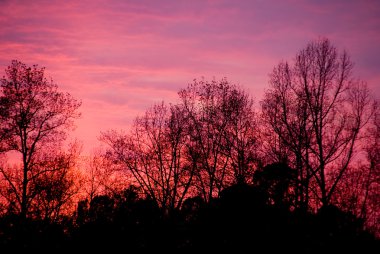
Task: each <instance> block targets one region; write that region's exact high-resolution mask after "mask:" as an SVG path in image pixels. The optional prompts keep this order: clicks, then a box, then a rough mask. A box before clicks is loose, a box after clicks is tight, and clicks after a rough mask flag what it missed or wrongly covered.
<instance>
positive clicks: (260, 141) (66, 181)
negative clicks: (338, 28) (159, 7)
mask: <svg viewBox="0 0 380 254" xmlns="http://www.w3.org/2000/svg"><path fill="white" fill-rule="evenodd" d="M269 84H270V87H269V89H268V90H267V91H266V92H265V95H264V98H263V100H262V101H261V102H260V107H255V104H254V101H253V99H252V97H251V96H250V95H249V94H248V93H247V92H246V91H245V90H244V89H242V88H241V87H240V86H238V85H235V84H232V83H230V82H229V81H228V80H227V79H222V80H220V81H216V80H213V81H211V82H208V81H205V80H200V81H198V80H194V82H193V83H191V84H189V85H188V87H187V88H185V89H182V90H181V91H179V93H178V95H179V101H178V103H176V104H169V105H168V104H165V103H164V102H162V103H159V104H156V105H154V106H153V107H151V108H150V109H148V110H147V111H146V113H145V114H144V115H142V116H140V117H137V118H136V120H135V122H134V124H133V126H132V127H131V129H130V130H129V131H127V132H117V131H112V130H111V131H108V132H105V133H102V135H101V141H103V142H104V143H105V144H107V149H106V150H105V151H102V152H99V153H98V154H96V155H93V156H92V158H90V159H87V160H85V161H83V160H81V159H80V156H79V150H80V149H79V148H78V144H72V145H70V147H69V149H63V145H62V144H63V141H64V140H65V138H66V135H67V134H66V133H67V130H68V128H69V127H71V126H72V124H73V120H74V119H75V118H77V117H78V116H79V113H78V108H79V106H80V103H79V102H78V101H76V100H75V99H74V98H72V97H71V96H70V95H69V94H64V93H61V92H59V91H58V87H57V85H56V84H54V83H53V81H51V80H48V79H47V78H46V77H45V76H44V69H43V68H42V69H41V68H38V66H33V67H27V66H26V65H25V64H23V63H21V62H18V61H13V62H12V64H11V66H9V67H8V69H7V70H6V76H4V78H3V79H1V91H0V110H1V111H0V122H1V129H0V141H1V142H0V144H1V145H0V153H1V155H2V156H3V160H2V161H3V162H2V164H1V165H0V172H1V174H0V175H1V179H0V180H1V188H0V198H1V207H0V208H1V212H2V219H1V227H0V244H1V245H2V246H4V247H8V248H30V247H35V248H40V247H46V248H47V247H49V248H68V249H70V248H84V249H87V248H90V247H91V248H94V250H96V249H99V248H105V249H107V248H115V249H118V248H122V247H123V246H124V249H126V250H140V251H157V250H163V251H164V250H166V251H183V252H187V251H188V252H194V251H199V250H205V249H207V250H209V251H213V252H216V251H234V252H243V251H248V250H251V251H254V250H256V249H265V250H271V251H275V250H289V251H290V250H291V251H296V252H298V251H299V252H301V251H303V252H317V251H323V250H325V249H327V248H328V249H334V250H336V251H341V250H352V249H356V250H358V251H359V250H363V248H376V247H377V248H378V247H379V243H378V241H376V240H375V236H376V234H379V232H380V231H379V227H378V225H379V220H380V216H379V212H380V207H379V206H380V202H379V201H380V177H379V176H380V168H379V161H380V160H379V154H380V153H379V151H380V146H379V142H378V141H379V138H380V122H379V109H378V107H377V102H376V100H375V99H374V98H371V96H370V91H369V90H368V88H367V86H366V84H365V82H363V81H360V80H358V79H357V78H355V77H354V76H353V64H352V62H351V60H350V58H349V56H348V55H347V53H346V52H343V53H340V52H338V50H337V49H336V48H335V47H334V46H333V45H332V44H331V43H330V42H329V40H327V39H320V40H318V41H314V42H311V43H309V44H308V45H307V46H306V47H305V49H303V50H301V51H300V52H298V53H297V55H296V57H295V58H294V60H293V61H292V62H281V63H280V64H278V65H277V66H276V67H275V68H274V69H273V71H272V73H271V74H270V81H269ZM11 151H16V152H17V153H18V154H20V161H21V163H20V164H19V165H20V166H18V165H14V166H9V165H10V164H7V163H6V158H5V156H6V155H9V153H10V152H11ZM80 162H81V163H80ZM368 250H369V249H368Z"/></svg>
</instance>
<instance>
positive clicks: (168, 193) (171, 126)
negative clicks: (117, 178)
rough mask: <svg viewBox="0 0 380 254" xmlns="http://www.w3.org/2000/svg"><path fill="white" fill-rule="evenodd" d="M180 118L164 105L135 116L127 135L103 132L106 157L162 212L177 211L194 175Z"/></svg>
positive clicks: (173, 108) (174, 110) (180, 116)
mask: <svg viewBox="0 0 380 254" xmlns="http://www.w3.org/2000/svg"><path fill="white" fill-rule="evenodd" d="M184 139H186V135H185V132H184V128H183V116H182V114H181V112H180V111H178V108H176V107H175V106H172V107H168V106H166V105H165V104H164V103H162V104H157V105H155V106H153V107H152V108H151V109H149V110H148V111H147V112H146V113H145V115H144V116H142V117H138V118H137V119H136V121H135V123H134V126H133V128H132V130H131V132H130V133H128V134H122V133H118V132H115V131H109V132H107V133H104V134H103V136H102V140H103V141H105V142H106V143H107V144H108V145H109V147H110V151H109V156H110V158H113V160H114V161H115V162H117V163H120V164H121V165H122V166H123V167H124V168H125V169H126V170H127V171H128V172H129V173H131V175H132V176H133V179H134V180H135V181H136V183H137V184H138V186H140V187H141V188H142V189H143V190H144V192H145V194H146V195H147V196H148V197H150V198H152V199H153V200H154V201H156V202H157V203H158V204H159V205H160V206H161V207H162V208H163V209H164V210H166V211H168V212H171V211H172V210H174V209H176V208H179V207H180V206H181V204H182V202H183V201H184V199H185V197H186V196H187V193H188V190H189V188H190V187H191V182H192V178H193V172H192V170H191V165H189V164H188V162H187V160H186V159H185V153H186V150H185V149H186V147H185V143H186V142H185V141H184Z"/></svg>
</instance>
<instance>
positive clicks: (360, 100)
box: [262, 39, 374, 205]
mask: <svg viewBox="0 0 380 254" xmlns="http://www.w3.org/2000/svg"><path fill="white" fill-rule="evenodd" d="M352 68H353V64H352V62H351V60H350V58H349V56H348V54H347V53H346V52H343V53H342V54H339V52H338V51H337V49H336V48H335V47H334V46H333V45H332V44H331V43H330V41H329V40H327V39H320V40H318V41H315V42H311V43H309V44H308V45H307V47H306V48H305V49H303V50H301V51H300V52H299V53H298V54H297V55H296V57H295V60H294V63H293V64H289V63H287V62H283V63H280V64H279V65H278V66H277V67H276V68H275V69H274V70H273V72H272V74H271V80H270V85H271V89H270V90H268V91H267V93H266V95H265V98H264V100H263V102H262V109H263V114H264V116H265V117H266V119H267V122H268V123H269V125H270V126H271V127H272V129H273V130H274V131H275V133H276V134H277V135H278V136H279V138H280V139H281V142H282V143H283V144H285V145H286V146H287V147H289V149H290V150H291V151H292V153H293V154H294V157H295V160H294V161H293V164H294V165H295V168H296V169H297V170H298V174H299V176H298V177H299V180H300V196H301V200H302V201H303V203H306V205H308V198H309V196H311V194H310V191H311V192H312V196H314V197H316V198H317V199H318V202H320V203H321V204H322V205H327V204H329V203H330V201H331V199H332V197H333V195H334V193H335V191H336V186H337V184H338V183H339V182H340V181H341V179H342V177H343V176H344V174H345V173H346V171H347V169H348V168H349V166H350V163H351V162H352V161H353V157H354V154H355V151H356V150H355V149H356V147H357V145H358V143H359V142H358V141H359V140H360V138H361V131H362V130H363V129H364V127H365V126H366V124H367V123H368V121H369V120H370V119H371V117H372V116H373V109H374V107H373V105H374V104H373V100H372V99H371V98H370V96H369V92H368V89H367V88H366V85H365V83H364V82H361V81H358V80H356V79H354V78H353V76H352ZM311 183H313V186H310V184H311ZM314 185H315V187H314ZM316 205H318V204H316Z"/></svg>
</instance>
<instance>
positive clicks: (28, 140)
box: [0, 61, 80, 218]
mask: <svg viewBox="0 0 380 254" xmlns="http://www.w3.org/2000/svg"><path fill="white" fill-rule="evenodd" d="M44 71H45V69H44V68H38V66H37V65H34V66H32V67H28V66H26V65H25V64H23V63H21V62H19V61H12V63H11V65H10V66H9V67H8V68H7V69H6V70H5V74H6V76H4V77H3V78H2V79H1V80H0V83H1V88H0V114H1V115H0V126H1V129H0V133H1V136H2V137H3V140H2V142H1V143H2V145H1V148H2V151H3V152H8V151H15V152H17V153H19V154H20V155H21V164H22V166H21V168H15V169H14V170H16V171H17V172H11V173H10V172H6V171H5V170H2V171H1V173H2V175H3V178H4V180H5V181H6V182H7V184H9V186H10V187H11V191H12V192H13V195H14V197H15V199H14V202H15V205H16V206H17V207H18V210H19V212H20V215H21V217H22V218H26V217H27V215H28V213H29V211H30V209H31V204H32V203H33V199H34V197H35V196H34V194H33V190H32V189H31V186H32V182H36V181H37V179H39V178H40V177H42V176H43V175H45V174H46V173H47V172H49V171H52V170H53V169H52V168H45V169H42V170H41V168H40V167H39V166H38V165H39V163H40V161H39V158H41V156H42V157H43V154H46V153H49V152H50V151H46V149H45V147H47V146H52V145H53V144H54V145H55V146H56V147H59V146H60V143H61V142H62V141H63V140H65V138H66V131H67V130H68V128H70V127H71V126H72V125H73V119H75V118H77V117H78V116H79V114H78V113H77V109H78V108H79V106H80V103H79V102H78V101H76V100H75V99H73V98H72V97H71V95H70V94H65V93H62V92H59V91H58V86H57V85H56V84H55V83H53V81H52V80H48V79H47V78H46V77H45V74H44ZM19 186H20V188H19Z"/></svg>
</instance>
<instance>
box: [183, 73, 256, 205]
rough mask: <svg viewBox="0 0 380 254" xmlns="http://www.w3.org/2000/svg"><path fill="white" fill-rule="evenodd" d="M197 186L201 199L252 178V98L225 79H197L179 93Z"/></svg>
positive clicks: (253, 142)
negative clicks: (209, 80) (208, 80)
mask: <svg viewBox="0 0 380 254" xmlns="http://www.w3.org/2000/svg"><path fill="white" fill-rule="evenodd" d="M179 96H180V99H181V102H180V104H179V106H180V107H181V108H182V109H183V110H182V111H183V113H184V116H185V119H186V126H187V135H188V136H189V140H188V142H189V143H188V147H189V150H190V151H191V154H192V155H193V156H192V160H193V164H194V165H196V168H195V172H196V174H195V175H196V183H195V185H196V187H197V188H198V190H199V192H200V194H201V196H202V197H203V198H204V200H206V201H209V200H211V199H212V198H213V197H215V196H218V195H219V193H220V191H221V190H223V189H224V188H225V187H226V186H228V185H231V184H232V183H234V182H242V181H243V182H244V181H246V180H247V179H249V178H251V177H252V169H253V168H252V164H254V162H255V159H256V154H255V149H254V148H255V146H256V144H257V142H256V135H255V134H256V133H255V126H256V123H255V114H254V110H253V107H252V106H253V101H252V99H251V98H250V97H249V96H248V95H247V94H246V93H245V92H244V90H242V89H241V88H240V87H238V86H236V85H233V84H230V83H229V82H228V81H227V80H226V79H223V80H221V81H219V82H217V81H215V80H214V81H212V82H207V81H204V80H202V81H196V80H194V82H193V83H192V84H190V85H189V86H188V87H187V88H186V89H183V90H181V91H180V92H179Z"/></svg>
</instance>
